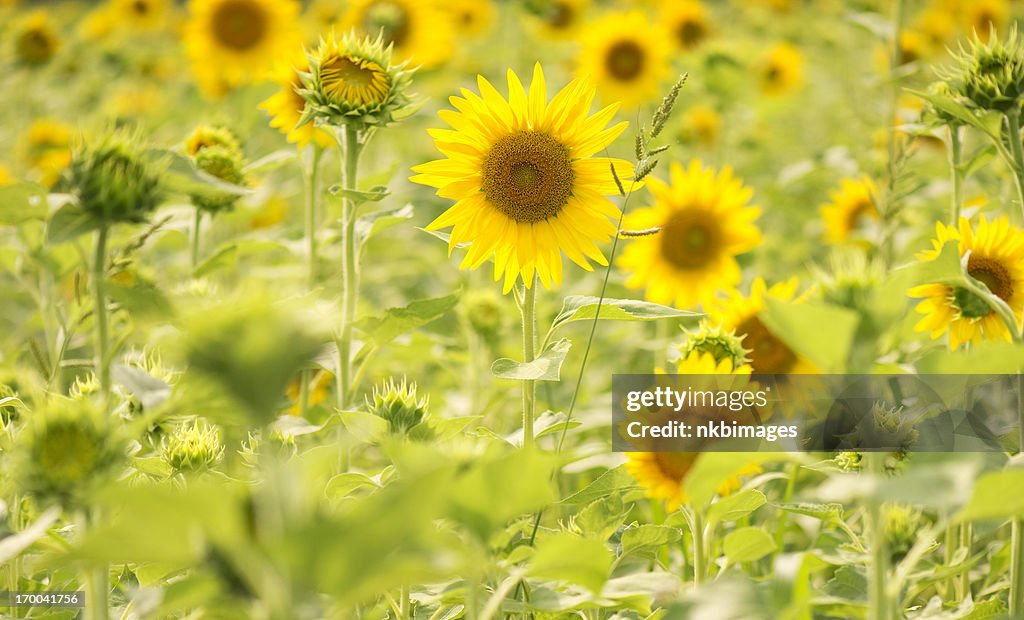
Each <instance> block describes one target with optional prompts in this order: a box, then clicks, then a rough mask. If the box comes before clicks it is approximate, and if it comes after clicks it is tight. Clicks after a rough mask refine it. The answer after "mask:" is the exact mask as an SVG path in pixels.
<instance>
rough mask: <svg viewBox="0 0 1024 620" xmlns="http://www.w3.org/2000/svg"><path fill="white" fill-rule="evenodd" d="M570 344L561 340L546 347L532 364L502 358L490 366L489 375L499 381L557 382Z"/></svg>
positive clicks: (567, 340)
mask: <svg viewBox="0 0 1024 620" xmlns="http://www.w3.org/2000/svg"><path fill="white" fill-rule="evenodd" d="M571 346H572V342H571V341H570V340H569V339H568V338H562V339H561V340H559V341H558V342H555V343H553V344H551V345H550V346H548V348H547V349H545V350H544V351H543V352H542V353H541V354H540V355H539V356H538V357H537V359H535V360H533V361H532V362H517V361H515V360H512V359H509V358H507V357H503V358H501V359H497V360H495V361H494V363H493V364H491V373H493V374H494V376H495V377H498V378H501V379H520V380H528V381H558V380H559V377H560V374H561V370H562V363H563V362H565V356H566V355H568V354H569V348H570V347H571Z"/></svg>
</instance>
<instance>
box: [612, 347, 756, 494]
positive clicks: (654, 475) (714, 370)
mask: <svg viewBox="0 0 1024 620" xmlns="http://www.w3.org/2000/svg"><path fill="white" fill-rule="evenodd" d="M677 373H678V374H681V375H704V374H718V375H749V374H750V367H749V366H741V367H740V368H737V369H733V367H732V361H731V360H729V359H724V360H722V361H720V362H718V361H715V358H714V356H712V355H711V354H710V353H701V352H699V351H693V352H692V353H690V354H689V355H688V356H687V357H686V358H684V359H682V360H680V362H679V367H678V369H677ZM700 455H701V453H700V452H627V453H626V459H627V460H626V470H627V471H628V472H629V473H630V474H631V475H632V476H633V478H635V479H636V481H637V482H638V483H639V484H640V486H641V487H643V488H644V490H645V491H646V495H647V497H649V498H651V499H655V500H662V501H664V502H665V509H666V510H667V511H669V512H672V511H675V510H677V509H678V508H679V507H680V506H682V505H683V504H685V503H686V493H685V492H683V481H684V480H686V476H687V475H688V474H689V473H690V471H691V470H692V469H693V466H694V464H695V463H696V462H697V459H698V458H700ZM761 471H762V470H761V468H760V467H759V466H757V465H754V464H747V465H743V466H740V467H738V468H737V471H736V473H735V475H734V476H733V477H731V478H729V479H728V480H726V481H725V482H723V483H722V485H721V486H719V487H718V494H719V495H722V496H725V495H729V494H731V493H733V492H735V491H736V490H738V489H739V488H740V486H741V484H742V483H741V481H740V477H741V476H749V475H754V474H758V473H761Z"/></svg>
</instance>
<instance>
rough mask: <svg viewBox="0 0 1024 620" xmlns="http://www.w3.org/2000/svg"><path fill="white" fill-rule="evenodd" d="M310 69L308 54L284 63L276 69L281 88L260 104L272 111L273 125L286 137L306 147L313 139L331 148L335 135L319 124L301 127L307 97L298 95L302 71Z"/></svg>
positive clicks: (271, 121) (305, 71)
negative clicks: (289, 63) (289, 62)
mask: <svg viewBox="0 0 1024 620" xmlns="http://www.w3.org/2000/svg"><path fill="white" fill-rule="evenodd" d="M308 71H309V62H308V61H307V60H306V58H305V56H303V57H301V58H300V59H298V60H297V61H296V63H295V64H294V65H281V66H280V67H279V68H278V71H277V78H276V80H277V83H278V84H280V86H281V89H280V90H279V91H277V92H276V93H274V94H273V95H271V96H270V97H269V98H268V99H267V100H265V101H264V102H263V103H261V104H260V106H259V107H260V109H262V110H265V111H266V112H267V113H268V114H270V117H271V118H270V126H271V127H274V128H276V129H278V130H279V131H280V132H281V133H283V134H285V136H287V140H288V141H289V142H292V143H294V144H297V145H299V147H300V148H305V147H306V145H308V144H309V143H310V142H314V143H315V144H316V145H317V146H319V147H321V148H329V147H330V146H331V145H333V144H335V140H334V136H332V135H331V134H330V133H328V132H327V131H325V130H323V129H321V128H319V127H316V126H315V125H314V124H313V123H308V124H306V125H302V126H301V127H300V126H299V121H300V120H301V119H302V115H303V113H305V111H306V100H305V98H303V96H302V95H300V94H299V92H298V91H299V89H301V88H303V85H302V75H301V74H302V73H307V72H308Z"/></svg>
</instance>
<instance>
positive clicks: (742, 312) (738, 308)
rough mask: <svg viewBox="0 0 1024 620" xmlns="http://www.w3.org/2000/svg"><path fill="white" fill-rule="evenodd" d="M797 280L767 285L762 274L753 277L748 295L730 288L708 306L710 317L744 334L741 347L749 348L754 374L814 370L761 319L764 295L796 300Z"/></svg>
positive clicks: (738, 334)
mask: <svg viewBox="0 0 1024 620" xmlns="http://www.w3.org/2000/svg"><path fill="white" fill-rule="evenodd" d="M796 288H797V280H796V278H792V279H790V280H787V281H785V282H778V283H776V284H773V285H772V286H771V287H770V288H769V287H768V285H767V284H766V283H765V281H764V279H763V278H760V277H758V278H755V279H754V282H753V283H752V284H751V285H750V295H749V296H747V297H744V296H743V295H741V294H740V293H739V292H738V291H732V292H730V293H729V296H728V298H727V299H726V300H724V301H720V302H718V303H716V304H714V305H713V306H712V307H711V319H712V321H717V322H718V323H720V324H721V325H722V327H723V328H725V329H729V330H733V331H735V332H736V335H737V336H740V337H741V338H743V347H744V348H746V349H747V350H748V351H749V354H748V357H749V358H750V365H751V367H752V368H753V370H754V373H755V374H803V373H813V372H814V371H815V368H814V366H813V365H812V364H811V363H810V362H808V361H807V360H805V359H803V358H802V357H800V356H799V355H797V354H796V352H794V351H793V350H792V349H790V348H789V346H788V345H787V344H786V343H785V342H783V341H782V339H781V338H779V337H778V336H776V335H775V334H773V333H772V331H771V330H770V329H769V328H768V326H767V325H765V323H764V321H762V320H761V318H760V314H761V311H762V310H764V307H765V299H766V298H772V299H776V300H778V301H782V302H792V303H797V302H798V301H799V300H796V301H794V296H795V295H796Z"/></svg>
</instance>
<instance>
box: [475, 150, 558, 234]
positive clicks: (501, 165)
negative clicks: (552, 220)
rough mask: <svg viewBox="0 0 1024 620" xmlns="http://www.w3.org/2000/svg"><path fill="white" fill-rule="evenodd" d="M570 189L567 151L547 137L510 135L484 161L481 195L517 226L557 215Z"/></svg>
mask: <svg viewBox="0 0 1024 620" xmlns="http://www.w3.org/2000/svg"><path fill="white" fill-rule="evenodd" d="M572 187H573V170H572V160H571V159H570V158H569V149H567V148H566V147H565V145H564V144H562V143H561V142H559V141H558V140H556V139H555V138H553V137H551V136H550V135H548V134H546V133H541V132H539V131H519V132H516V133H513V134H509V135H507V136H504V137H502V138H499V139H498V140H497V141H496V142H495V143H494V145H493V146H491V150H490V151H488V152H487V155H486V156H485V157H484V161H483V180H482V183H481V188H482V190H483V192H484V195H485V196H486V197H487V201H488V202H490V203H491V204H492V205H494V207H495V208H497V209H498V211H501V212H502V213H503V214H505V215H507V216H508V217H510V218H512V219H513V220H515V221H516V222H521V223H533V222H540V221H542V220H546V219H548V218H549V217H554V216H556V215H558V212H559V211H561V210H562V208H563V207H565V205H566V203H567V202H568V201H569V196H571V195H572Z"/></svg>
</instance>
